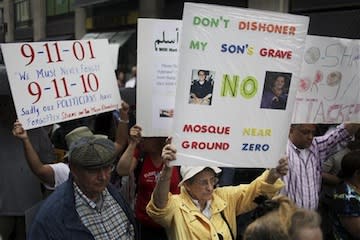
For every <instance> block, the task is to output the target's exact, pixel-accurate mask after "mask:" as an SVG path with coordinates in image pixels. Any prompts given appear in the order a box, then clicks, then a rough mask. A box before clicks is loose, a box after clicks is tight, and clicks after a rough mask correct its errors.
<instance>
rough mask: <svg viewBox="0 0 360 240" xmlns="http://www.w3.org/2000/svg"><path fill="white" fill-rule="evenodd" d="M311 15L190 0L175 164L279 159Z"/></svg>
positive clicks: (261, 163)
mask: <svg viewBox="0 0 360 240" xmlns="http://www.w3.org/2000/svg"><path fill="white" fill-rule="evenodd" d="M308 22H309V19H308V17H304V16H296V15H290V14H284V13H275V12H269V11H258V10H251V9H241V8H231V7H224V6H217V5H207V4H194V3H185V7H184V14H183V21H182V29H183V31H182V33H181V44H180V57H179V70H178V72H179V74H178V81H177V86H176V103H175V113H174V124H173V125H174V128H173V131H174V133H173V143H174V144H175V146H176V148H177V151H178V153H177V160H176V161H174V162H173V164H175V165H203V166H210V165H216V166H232V167H235V166H236V167H274V166H275V165H276V163H277V161H278V160H279V159H280V157H281V156H282V155H284V153H285V148H286V142H287V137H288V131H289V126H290V120H291V116H292V109H293V103H294V100H295V90H296V85H297V84H296V83H297V81H298V76H299V71H300V65H301V61H302V54H303V51H304V46H305V37H306V33H307V28H308Z"/></svg>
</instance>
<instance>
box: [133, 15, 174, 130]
mask: <svg viewBox="0 0 360 240" xmlns="http://www.w3.org/2000/svg"><path fill="white" fill-rule="evenodd" d="M180 30H181V21H179V20H165V19H139V20H138V44H137V46H138V51H137V53H138V57H137V59H138V60H137V63H138V68H137V69H138V72H137V94H136V96H137V103H136V105H137V107H136V109H137V111H136V121H137V123H138V124H139V125H141V126H142V128H143V133H142V134H143V136H145V137H151V136H152V137H161V136H163V137H165V136H169V135H170V134H171V130H172V123H173V115H174V107H175V94H176V77H177V70H178V57H179V41H180Z"/></svg>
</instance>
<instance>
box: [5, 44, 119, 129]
mask: <svg viewBox="0 0 360 240" xmlns="http://www.w3.org/2000/svg"><path fill="white" fill-rule="evenodd" d="M1 48H2V51H3V55H4V59H5V65H6V70H7V74H8V78H9V83H10V88H11V92H12V96H13V100H14V103H15V108H16V113H17V116H18V119H19V120H20V122H21V123H22V124H23V126H24V128H25V129H32V128H37V127H41V126H45V125H49V124H53V123H57V122H63V121H68V120H72V119H76V118H82V117H86V116H90V115H94V114H98V113H101V112H106V111H111V110H114V109H118V108H119V106H120V95H119V91H118V87H117V83H116V79H115V73H114V70H113V69H112V65H111V59H110V57H109V52H110V51H109V44H108V42H107V40H102V39H101V40H84V41H59V42H28V43H10V44H2V45H1Z"/></svg>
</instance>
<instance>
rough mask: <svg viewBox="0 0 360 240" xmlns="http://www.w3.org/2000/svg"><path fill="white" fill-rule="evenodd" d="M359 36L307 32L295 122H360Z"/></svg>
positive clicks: (295, 109) (294, 115) (295, 107)
mask: <svg viewBox="0 0 360 240" xmlns="http://www.w3.org/2000/svg"><path fill="white" fill-rule="evenodd" d="M359 92H360V40H352V39H344V38H333V37H320V36H311V35H309V36H307V38H306V47H305V53H304V60H303V63H302V68H301V73H300V81H299V83H298V91H297V94H296V100H295V105H294V112H293V119H292V122H293V123H342V122H346V121H351V122H360V96H359Z"/></svg>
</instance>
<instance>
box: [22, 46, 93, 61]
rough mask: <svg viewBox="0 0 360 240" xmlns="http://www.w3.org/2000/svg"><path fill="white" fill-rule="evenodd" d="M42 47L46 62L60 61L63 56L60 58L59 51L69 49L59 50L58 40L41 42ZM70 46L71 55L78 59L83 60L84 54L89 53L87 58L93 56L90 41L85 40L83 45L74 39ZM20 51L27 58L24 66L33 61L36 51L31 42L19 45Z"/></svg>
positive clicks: (40, 52) (39, 52)
mask: <svg viewBox="0 0 360 240" xmlns="http://www.w3.org/2000/svg"><path fill="white" fill-rule="evenodd" d="M43 47H44V50H45V54H46V56H47V63H53V62H62V61H63V58H62V55H61V52H68V51H70V50H69V49H62V50H61V48H60V46H59V43H58V42H54V43H45V44H43ZM71 48H72V54H73V56H74V57H75V58H76V59H77V60H78V61H82V60H84V59H85V57H86V54H88V55H89V59H94V58H95V55H94V51H93V46H92V42H91V41H87V42H86V44H85V47H84V46H83V43H81V42H80V41H75V42H73V44H72V47H71ZM54 51H55V52H54ZM20 52H21V55H22V56H23V57H25V58H27V59H28V63H27V64H26V65H25V66H28V65H30V64H32V63H33V62H34V60H35V56H36V52H35V50H34V48H33V46H32V45H31V44H29V43H24V44H22V45H21V47H20ZM37 53H38V54H42V53H44V51H37Z"/></svg>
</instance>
